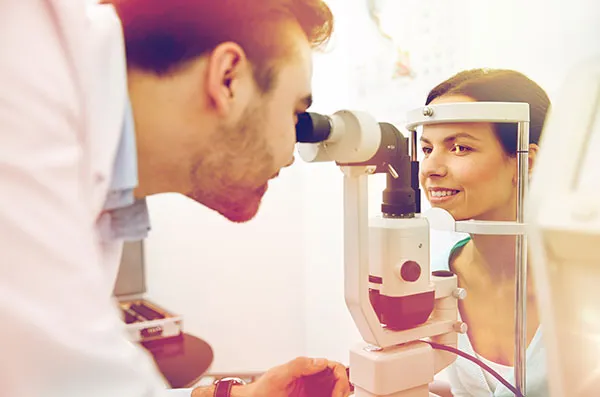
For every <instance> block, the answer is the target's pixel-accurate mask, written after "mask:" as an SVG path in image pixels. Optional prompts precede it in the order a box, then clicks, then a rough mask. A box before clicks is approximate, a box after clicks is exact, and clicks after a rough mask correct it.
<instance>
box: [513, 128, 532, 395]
mask: <svg viewBox="0 0 600 397" xmlns="http://www.w3.org/2000/svg"><path fill="white" fill-rule="evenodd" d="M517 168H518V181H517V219H516V220H517V222H519V223H523V222H524V213H523V211H524V204H525V193H526V191H527V185H528V182H529V122H520V123H518V127H517ZM516 239H517V241H516V247H515V248H516V249H515V259H516V260H515V266H516V275H515V284H516V297H515V298H516V306H515V367H514V370H515V383H516V385H515V386H516V388H517V390H518V391H519V392H520V393H521V394H522V395H523V396H525V390H526V377H525V376H526V362H525V355H526V354H525V353H526V351H527V236H526V235H525V234H519V235H517V237H516Z"/></svg>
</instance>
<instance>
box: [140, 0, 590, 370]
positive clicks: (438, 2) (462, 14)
mask: <svg viewBox="0 0 600 397" xmlns="http://www.w3.org/2000/svg"><path fill="white" fill-rule="evenodd" d="M327 3H328V4H329V5H330V7H331V8H332V10H333V12H334V15H335V18H336V27H335V34H334V37H333V39H332V40H331V42H330V43H329V44H328V46H327V48H326V49H325V51H324V52H322V53H320V54H317V55H316V56H315V66H314V77H313V90H314V99H315V101H314V105H313V106H312V107H311V109H310V110H311V111H315V112H319V113H333V112H335V111H337V110H340V109H354V110H364V111H368V112H370V113H371V114H373V115H374V116H375V117H376V118H377V119H378V120H379V121H386V122H392V123H394V124H396V125H397V126H398V127H402V124H403V120H404V117H405V114H406V112H407V111H408V110H410V109H413V108H415V107H419V106H422V105H423V103H424V101H425V97H426V95H427V92H428V91H429V90H430V89H431V88H433V87H434V86H435V85H436V84H438V83H439V82H441V81H443V80H445V79H446V78H448V77H450V76H451V75H452V74H454V73H456V72H459V71H461V70H463V69H468V68H479V67H490V68H511V69H516V70H518V71H520V72H522V73H525V74H526V75H528V76H529V77H530V78H532V79H533V80H535V81H536V82H537V83H539V84H540V85H541V86H542V87H543V88H544V89H546V91H547V92H548V94H549V95H550V98H551V99H554V98H555V96H556V95H557V92H558V90H559V89H560V87H561V86H562V85H563V84H564V83H565V81H564V79H565V76H566V73H567V71H568V70H569V69H570V68H571V67H572V66H574V65H576V64H577V63H579V62H581V61H583V60H585V59H587V58H589V57H590V56H592V55H598V54H600V23H599V22H600V3H599V2H597V1H594V0H570V1H558V0H529V1H526V2H525V1H517V0H503V1H487V0H452V1H448V0H329V1H327ZM565 134H568V131H565ZM383 182H384V180H383V179H382V178H377V177H372V179H370V212H371V215H375V214H376V213H377V212H378V210H379V204H380V197H381V191H382V189H383V187H384V185H383ZM149 202H150V209H151V221H152V228H153V230H152V233H151V234H150V237H149V238H148V239H147V241H146V242H145V247H146V268H147V274H146V277H147V284H148V293H149V297H150V298H151V299H153V300H155V301H156V302H158V303H160V304H161V305H162V306H165V307H167V308H168V309H169V310H172V311H175V312H177V313H179V314H181V315H183V317H184V330H185V331H187V332H189V333H191V334H193V335H195V336H197V337H199V338H202V339H204V340H206V341H207V342H208V343H209V344H210V345H211V346H212V348H213V350H214V353H215V358H214V362H213V365H212V367H211V372H218V373H248V372H262V371H264V370H266V369H268V368H269V367H272V366H274V365H278V364H281V363H283V362H286V361H288V360H290V359H292V358H293V357H295V356H299V355H310V356H324V357H327V358H330V359H333V360H338V361H341V362H343V363H346V364H347V362H348V349H349V347H350V346H351V344H353V343H355V342H358V341H359V340H360V335H359V334H358V332H357V331H356V329H355V326H354V323H353V322H352V320H351V317H350V315H349V313H348V311H347V309H346V306H345V303H344V291H343V245H342V241H343V240H342V233H343V217H342V203H343V200H342V174H341V171H340V170H339V169H338V167H336V166H335V165H334V164H329V163H313V164H307V163H303V162H302V160H301V159H299V158H298V157H297V159H296V163H295V164H294V166H292V167H290V168H288V169H286V170H284V171H282V173H281V175H280V177H279V178H278V179H276V180H274V181H273V182H272V183H271V185H270V189H269V191H268V193H267V194H266V196H265V199H264V202H263V205H262V208H261V210H260V212H259V214H258V216H257V217H256V219H255V220H253V221H252V222H250V223H247V224H241V225H239V224H232V223H230V222H228V221H227V220H226V219H224V218H223V217H221V216H220V215H218V214H216V213H214V212H212V211H210V210H208V209H206V208H203V207H201V206H199V205H196V204H195V203H193V202H191V201H190V200H188V199H186V198H183V197H180V196H177V195H168V194H167V195H162V196H157V197H152V198H151V199H150V201H149ZM426 208H428V205H427V203H423V209H426ZM459 238H460V236H457V235H453V234H448V233H441V232H432V237H431V253H432V257H437V256H439V255H443V254H444V253H445V252H447V251H448V250H449V249H450V247H451V245H452V244H453V242H454V241H456V240H457V239H459Z"/></svg>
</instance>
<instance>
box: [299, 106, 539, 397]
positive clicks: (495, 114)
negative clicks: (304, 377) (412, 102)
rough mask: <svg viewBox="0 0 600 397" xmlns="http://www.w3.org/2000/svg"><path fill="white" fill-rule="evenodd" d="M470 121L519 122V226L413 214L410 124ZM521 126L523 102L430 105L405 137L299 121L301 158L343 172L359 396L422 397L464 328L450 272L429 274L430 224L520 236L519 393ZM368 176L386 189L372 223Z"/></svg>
mask: <svg viewBox="0 0 600 397" xmlns="http://www.w3.org/2000/svg"><path fill="white" fill-rule="evenodd" d="M469 121H476V122H483V121H487V122H510V123H517V125H518V135H519V136H518V143H519V145H518V150H519V155H518V167H519V181H518V184H519V189H518V196H519V203H518V204H519V209H518V216H517V221H516V222H476V221H463V222H454V219H452V217H451V216H450V215H449V214H448V213H446V212H445V211H442V210H438V211H432V212H431V213H430V214H429V215H428V217H424V216H421V215H420V214H419V205H418V204H419V201H420V197H419V185H418V162H417V154H416V146H417V143H416V136H417V134H416V128H417V127H418V126H420V125H424V124H432V123H448V122H469ZM528 123H529V106H528V105H527V104H515V103H482V102H478V103H460V104H445V105H436V106H428V107H424V108H420V109H417V110H415V111H413V112H411V113H410V114H409V123H408V130H409V131H410V135H411V136H410V138H411V139H409V138H406V137H404V136H403V135H402V133H400V131H398V130H397V129H396V128H394V127H393V126H392V125H390V124H387V123H378V122H377V121H375V120H374V119H373V118H372V117H371V116H369V115H368V114H366V113H363V112H355V111H340V112H337V113H335V114H333V115H332V116H323V115H318V114H315V113H310V114H304V115H301V117H300V118H299V123H298V125H297V127H296V130H297V139H298V141H299V142H300V143H299V146H298V150H299V153H300V156H301V157H302V158H303V159H304V160H305V161H307V162H318V161H335V162H336V163H337V164H338V165H339V166H340V167H341V168H342V170H343V172H344V222H345V225H344V253H345V257H344V272H345V280H344V282H345V298H346V304H347V306H348V309H349V311H350V313H351V315H352V318H353V320H354V322H355V324H356V325H357V327H358V330H359V332H360V334H361V336H362V338H363V340H364V342H363V343H361V344H359V345H358V346H355V347H353V348H352V349H351V351H350V376H351V382H352V383H353V385H354V387H355V395H356V396H357V397H377V396H393V397H422V396H423V397H426V396H429V390H428V385H429V383H430V382H432V381H433V377H434V375H435V374H436V373H438V372H439V371H441V370H442V369H444V368H445V367H446V366H448V365H449V364H451V363H452V362H453V360H454V359H455V355H454V354H453V353H452V352H448V351H446V350H443V349H444V347H446V346H447V347H448V348H447V349H451V348H452V347H455V346H456V344H457V332H461V333H465V332H466V331H467V328H466V324H465V323H463V322H461V321H458V304H457V300H458V299H463V298H464V297H465V293H466V291H464V290H463V289H461V288H457V280H456V276H455V275H453V274H452V273H450V272H434V273H433V274H431V273H430V267H429V228H430V223H433V224H436V225H438V226H439V227H442V228H446V229H448V228H450V229H452V230H456V231H462V232H469V233H479V234H509V235H513V234H514V235H517V241H518V245H517V246H518V250H517V253H516V257H517V264H518V273H519V276H518V277H517V292H518V296H517V299H518V310H517V311H516V312H517V322H516V323H517V326H518V327H519V328H518V330H517V354H516V366H515V368H516V375H517V376H516V378H517V380H518V387H519V389H518V390H515V393H516V394H517V395H519V396H520V395H522V393H521V392H520V391H521V390H524V389H525V387H524V380H525V371H524V368H525V356H524V351H525V344H524V343H523V340H524V332H523V329H524V326H525V300H524V299H523V298H524V297H525V285H526V284H525V283H526V266H525V265H524V259H525V257H526V242H525V236H524V235H523V231H524V225H523V222H522V221H523V211H522V201H523V197H524V192H525V189H526V186H527V179H528V178H527V155H528V154H527V152H528V147H529V145H528V141H529V135H528V133H529V124H528ZM409 146H410V152H411V153H410V154H409ZM375 173H386V174H387V176H386V178H387V179H386V180H387V187H386V189H385V190H384V192H383V203H382V206H381V210H382V215H380V216H377V217H375V218H373V219H371V220H370V222H369V220H368V208H367V206H368V202H367V198H368V194H367V177H368V175H371V174H375ZM425 339H427V341H425ZM434 348H435V349H434ZM402 375H405V376H402ZM496 375H497V374H496ZM503 383H504V382H503ZM507 386H510V385H507ZM513 389H514V388H513Z"/></svg>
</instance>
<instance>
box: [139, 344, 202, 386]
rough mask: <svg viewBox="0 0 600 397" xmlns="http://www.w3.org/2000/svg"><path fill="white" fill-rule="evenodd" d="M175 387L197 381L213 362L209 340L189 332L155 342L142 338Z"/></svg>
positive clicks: (159, 366) (145, 346)
mask: <svg viewBox="0 0 600 397" xmlns="http://www.w3.org/2000/svg"><path fill="white" fill-rule="evenodd" d="M142 346H144V348H146V349H147V350H148V351H149V352H150V353H151V354H152V356H153V357H154V361H155V362H156V365H157V366H158V368H159V370H160V371H161V372H162V374H163V376H164V377H165V379H166V380H167V382H169V384H170V385H171V387H172V388H174V389H179V388H186V387H192V386H193V385H195V384H196V383H197V382H198V381H199V380H200V378H202V375H204V373H205V372H206V371H207V370H208V368H209V367H210V365H211V364H212V362H213V358H214V355H213V350H212V348H211V347H210V345H209V344H208V343H206V342H205V341H203V340H202V339H200V338H197V337H195V336H193V335H189V334H185V333H184V334H181V335H180V336H179V337H176V338H168V339H165V340H158V341H152V342H143V343H142Z"/></svg>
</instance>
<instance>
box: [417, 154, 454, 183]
mask: <svg viewBox="0 0 600 397" xmlns="http://www.w3.org/2000/svg"><path fill="white" fill-rule="evenodd" d="M420 169H421V173H422V174H423V176H425V177H435V176H445V175H446V174H447V173H448V167H447V165H446V162H445V161H444V159H443V156H442V155H440V154H437V153H435V152H431V153H430V154H429V156H427V157H426V158H424V159H423V160H422V161H421V164H420Z"/></svg>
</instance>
